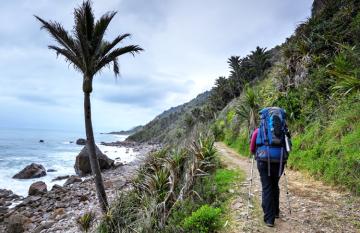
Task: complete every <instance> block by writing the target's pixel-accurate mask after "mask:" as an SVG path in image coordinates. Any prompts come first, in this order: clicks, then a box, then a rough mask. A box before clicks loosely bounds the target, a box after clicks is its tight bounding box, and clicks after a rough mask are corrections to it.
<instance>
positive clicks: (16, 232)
mask: <svg viewBox="0 0 360 233" xmlns="http://www.w3.org/2000/svg"><path fill="white" fill-rule="evenodd" d="M27 220H28V218H27V217H25V216H24V215H22V214H18V213H15V214H13V215H11V216H10V217H9V219H8V220H7V223H8V224H7V232H8V233H22V232H24V231H25V227H24V225H25V223H26V222H27Z"/></svg>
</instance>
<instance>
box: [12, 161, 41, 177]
mask: <svg viewBox="0 0 360 233" xmlns="http://www.w3.org/2000/svg"><path fill="white" fill-rule="evenodd" d="M42 176H46V170H45V168H44V166H43V165H41V164H36V163H32V164H30V165H28V166H26V167H25V168H24V169H22V170H21V171H20V172H19V173H17V174H16V175H14V176H13V178H15V179H32V178H39V177H42Z"/></svg>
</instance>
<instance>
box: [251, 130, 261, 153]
mask: <svg viewBox="0 0 360 233" xmlns="http://www.w3.org/2000/svg"><path fill="white" fill-rule="evenodd" d="M258 132H259V128H256V129H255V131H254V132H253V134H252V136H251V141H250V152H251V154H255V153H256V137H257V135H258Z"/></svg>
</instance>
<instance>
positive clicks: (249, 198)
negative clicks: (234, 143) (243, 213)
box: [247, 155, 254, 218]
mask: <svg viewBox="0 0 360 233" xmlns="http://www.w3.org/2000/svg"><path fill="white" fill-rule="evenodd" d="M253 174H254V155H252V157H251V171H250V184H249V197H248V209H247V218H249V213H250V206H251V203H250V201H251V196H252V194H251V186H252V181H253Z"/></svg>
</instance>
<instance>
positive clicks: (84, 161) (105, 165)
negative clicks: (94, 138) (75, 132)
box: [74, 145, 114, 176]
mask: <svg viewBox="0 0 360 233" xmlns="http://www.w3.org/2000/svg"><path fill="white" fill-rule="evenodd" d="M95 150H96V157H97V158H98V161H99V165H100V169H101V170H104V169H109V168H111V167H113V166H114V160H112V159H109V158H108V157H107V156H106V155H105V154H103V153H102V152H101V151H100V149H99V148H98V147H97V146H96V145H95ZM74 168H75V172H76V174H78V175H80V176H85V175H87V174H90V173H91V165H90V159H89V153H88V149H87V146H84V148H83V149H82V150H81V152H80V153H79V155H78V156H76V161H75V166H74Z"/></svg>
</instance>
